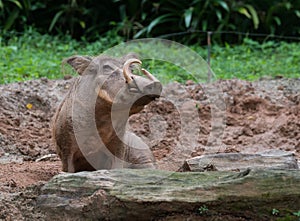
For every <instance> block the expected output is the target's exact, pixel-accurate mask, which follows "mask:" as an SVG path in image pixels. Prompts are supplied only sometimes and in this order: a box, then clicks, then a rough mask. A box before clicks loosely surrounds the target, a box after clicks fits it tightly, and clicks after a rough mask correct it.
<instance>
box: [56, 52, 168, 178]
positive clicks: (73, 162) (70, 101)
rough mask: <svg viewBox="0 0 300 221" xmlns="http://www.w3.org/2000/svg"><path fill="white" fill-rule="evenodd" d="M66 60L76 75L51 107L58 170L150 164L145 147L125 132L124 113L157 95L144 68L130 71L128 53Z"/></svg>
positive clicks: (134, 110)
mask: <svg viewBox="0 0 300 221" xmlns="http://www.w3.org/2000/svg"><path fill="white" fill-rule="evenodd" d="M64 63H68V64H70V65H71V66H72V67H73V69H74V70H75V71H76V72H77V73H78V74H79V75H80V76H79V77H78V78H77V79H76V80H75V82H74V84H73V86H72V87H71V88H70V91H69V92H68V93H67V95H66V97H65V99H64V100H63V101H62V103H61V104H60V106H59V107H58V109H57V112H56V114H55V116H54V120H53V139H54V142H55V145H56V149H57V153H58V155H59V157H60V159H61V161H62V164H63V171H65V172H78V171H91V170H96V169H112V168H123V167H128V168H149V167H150V168H153V167H154V158H153V155H152V153H151V151H150V149H149V147H148V146H147V145H146V144H145V143H144V142H143V141H142V140H141V139H140V138H139V137H137V136H136V135H135V134H133V133H131V132H129V131H126V123H127V120H128V117H129V116H130V115H132V114H134V113H137V112H139V111H141V110H142V109H143V107H144V106H145V105H146V104H148V103H149V102H151V101H152V100H154V99H155V98H157V97H159V96H160V93H161V90H162V85H161V84H160V82H159V81H158V80H157V79H156V78H155V77H154V76H152V75H151V74H150V73H149V72H148V71H146V70H144V69H141V72H142V73H143V74H144V75H145V77H141V76H138V75H134V74H133V73H132V69H133V67H134V64H141V62H140V61H139V60H138V59H137V58H136V56H135V55H133V54H128V55H126V56H125V57H123V58H121V59H116V58H111V57H107V56H98V57H95V58H91V57H85V56H73V57H70V58H68V59H66V60H64Z"/></svg>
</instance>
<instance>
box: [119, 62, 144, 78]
mask: <svg viewBox="0 0 300 221" xmlns="http://www.w3.org/2000/svg"><path fill="white" fill-rule="evenodd" d="M134 63H137V64H142V62H141V61H140V60H139V59H136V58H132V59H129V60H127V61H126V62H125V64H124V66H123V75H124V78H125V80H126V83H130V82H131V81H132V79H131V77H130V74H131V71H130V69H129V68H130V65H131V64H134Z"/></svg>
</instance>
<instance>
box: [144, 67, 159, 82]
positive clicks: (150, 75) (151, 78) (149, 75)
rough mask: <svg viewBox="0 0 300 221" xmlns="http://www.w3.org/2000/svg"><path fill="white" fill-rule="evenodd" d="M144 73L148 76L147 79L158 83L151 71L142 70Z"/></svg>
mask: <svg viewBox="0 0 300 221" xmlns="http://www.w3.org/2000/svg"><path fill="white" fill-rule="evenodd" d="M142 72H143V73H144V75H146V77H147V78H149V79H150V80H152V81H158V80H157V78H156V77H154V76H153V75H152V74H151V73H150V72H149V71H147V70H145V69H144V68H142Z"/></svg>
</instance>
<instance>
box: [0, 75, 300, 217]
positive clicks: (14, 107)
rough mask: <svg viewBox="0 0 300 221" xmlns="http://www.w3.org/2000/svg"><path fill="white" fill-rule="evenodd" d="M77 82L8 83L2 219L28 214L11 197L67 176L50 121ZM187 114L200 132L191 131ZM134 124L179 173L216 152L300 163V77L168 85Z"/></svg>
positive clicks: (0, 120)
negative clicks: (277, 156)
mask: <svg viewBox="0 0 300 221" xmlns="http://www.w3.org/2000/svg"><path fill="white" fill-rule="evenodd" d="M72 81H73V80H72V79H71V80H57V81H50V80H47V79H40V80H35V81H28V82H24V83H14V84H9V85H0V174H1V178H0V193H3V195H1V201H0V208H1V213H0V219H4V220H5V219H6V220H10V218H9V216H8V215H7V214H10V213H13V214H15V215H14V217H17V218H18V217H22V216H21V215H20V214H21V213H22V214H23V212H22V208H21V207H22V206H24V202H27V201H26V200H24V197H23V198H22V199H23V201H22V202H23V204H22V203H21V204H20V205H21V206H20V208H21V209H20V208H18V206H16V208H15V205H11V207H9V209H6V210H5V209H3V210H2V208H8V207H7V206H5V205H6V204H7V202H10V199H11V198H14V199H16V196H15V195H11V194H17V195H18V194H19V195H20V193H22V192H24V191H25V190H26V188H30V187H29V186H31V185H33V184H35V185H37V184H38V183H40V182H45V181H47V180H49V179H50V178H51V177H52V176H54V175H55V174H57V173H59V172H60V171H61V170H60V165H61V164H60V161H59V159H58V158H57V157H56V156H55V148H54V146H53V144H52V141H51V129H50V126H51V125H50V124H51V118H52V116H53V114H54V112H55V109H56V107H57V106H58V104H59V102H60V101H61V100H62V99H63V97H64V94H65V93H66V92H67V91H68V89H69V87H70V85H71V84H72ZM212 87H216V88H218V89H220V91H221V93H220V94H218V96H220V97H221V100H222V102H223V104H224V106H223V108H224V116H221V117H223V121H221V122H222V125H217V126H216V125H214V124H213V123H212V120H213V119H212V118H213V117H215V116H217V114H215V113H213V108H212V105H217V104H215V103H214V101H212V100H211V99H210V96H209V95H208V93H207V91H210V88H212ZM174 97H176V101H178V102H180V101H181V100H188V101H189V102H185V103H183V105H182V106H180V107H178V106H177V105H176V102H174V99H175V98H174ZM217 106H218V105H217ZM186 110H192V112H193V113H194V112H195V113H196V115H197V116H196V117H195V115H193V113H192V112H191V113H189V112H187V114H183V112H185V111H186ZM214 114H215V115H214ZM183 115H186V116H185V119H187V121H188V123H194V125H195V124H196V125H198V126H197V128H196V129H195V128H193V127H192V126H191V127H190V126H189V125H190V124H187V125H188V126H184V125H183V123H182V122H183V117H182V116H183ZM217 117H220V116H217ZM129 127H130V129H131V130H132V131H134V132H135V133H136V134H137V135H139V136H140V137H142V138H143V139H144V140H145V142H146V143H148V144H149V146H150V147H151V149H152V151H153V153H154V156H155V158H156V160H157V162H158V166H159V168H162V169H167V170H179V169H180V166H181V165H182V163H183V161H184V160H185V159H186V158H190V157H194V156H199V155H202V154H205V153H207V152H212V151H213V152H245V153H256V152H260V151H263V150H269V149H280V150H286V151H292V152H294V153H295V154H296V157H297V158H298V159H299V158H300V132H299V131H300V79H276V80H262V81H257V82H252V83H251V82H246V81H241V80H226V81H218V82H215V83H214V84H194V83H192V82H187V84H186V85H180V84H178V83H172V84H169V85H167V86H165V88H164V94H163V96H162V97H161V98H160V99H158V100H157V101H155V102H152V103H151V104H149V105H148V106H147V107H146V108H145V109H144V110H143V111H142V112H141V113H139V114H136V115H134V116H132V117H131V118H130V122H129ZM215 127H218V128H219V129H220V130H219V131H218V133H217V134H216V135H215V137H217V138H219V139H220V140H221V143H214V142H213V140H212V139H211V133H212V129H213V128H215ZM19 195H18V196H19ZM25 198H26V197H25ZM29 198H30V197H29ZM32 198H34V197H32ZM17 199H19V198H18V197H17ZM26 199H28V198H26ZM29 201H30V200H29ZM30 202H31V201H30ZM27 206H28V208H29V207H30V205H27ZM31 206H32V205H31ZM32 208H33V207H32ZM5 211H6V212H5ZM38 216H39V214H37V215H36V217H38ZM18 219H19V218H18Z"/></svg>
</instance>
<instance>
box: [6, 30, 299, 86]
mask: <svg viewBox="0 0 300 221" xmlns="http://www.w3.org/2000/svg"><path fill="white" fill-rule="evenodd" d="M121 42H122V38H120V37H118V36H117V35H116V33H115V32H113V31H112V32H109V33H107V34H106V35H104V36H102V37H101V38H99V39H98V40H97V41H95V42H94V43H88V42H86V41H76V40H73V39H72V38H71V37H70V36H65V37H63V38H62V37H52V36H49V35H41V34H39V33H37V32H35V31H34V30H32V29H29V30H28V31H27V32H25V34H24V35H22V36H11V38H10V39H9V40H6V41H4V40H3V39H2V38H1V37H0V56H1V58H2V59H1V60H0V83H2V84H3V83H10V82H15V81H24V80H29V79H37V78H40V77H47V78H50V79H54V78H62V77H63V75H64V74H66V73H62V72H61V61H62V60H63V59H64V58H66V57H69V56H72V55H74V54H82V55H92V56H93V55H98V54H100V53H102V52H103V51H105V50H107V49H109V48H111V47H112V46H114V45H117V44H119V43H121ZM299 46H300V44H299V43H285V42H273V41H267V42H265V43H263V44H260V43H258V42H256V41H253V40H251V39H245V40H244V42H243V44H242V45H238V46H230V45H228V44H227V45H226V46H225V47H224V46H217V45H215V46H213V48H212V55H211V56H212V57H211V68H212V70H213V72H214V73H215V75H216V78H222V79H229V78H240V79H246V80H256V79H259V78H262V77H265V76H269V77H276V76H279V75H280V76H284V77H290V78H299V77H300V70H299V63H300V47H299ZM190 48H191V49H193V50H194V51H196V52H197V53H198V54H199V55H201V56H202V57H203V58H204V59H206V57H207V50H206V48H202V47H200V46H197V45H195V46H191V47H190ZM139 49H140V50H147V51H148V50H149V51H151V50H152V49H151V48H139ZM171 50H172V48H171ZM157 53H159V52H157ZM174 56H179V55H177V54H176V53H175V51H174ZM186 59H189V58H186ZM143 66H144V67H145V68H147V69H148V70H149V71H151V72H152V73H154V74H155V76H157V77H158V78H159V79H160V80H161V81H162V82H163V83H167V82H169V81H178V82H183V83H184V82H185V81H186V80H189V79H191V80H193V81H196V82H197V81H201V80H202V79H195V78H194V76H197V75H195V74H196V73H191V74H190V73H187V71H186V70H183V69H182V68H180V67H179V66H178V65H176V64H171V63H168V62H164V61H158V60H144V61H143Z"/></svg>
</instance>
